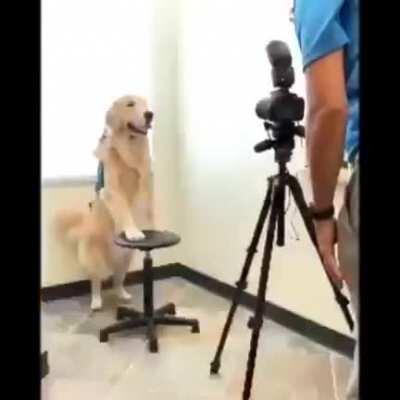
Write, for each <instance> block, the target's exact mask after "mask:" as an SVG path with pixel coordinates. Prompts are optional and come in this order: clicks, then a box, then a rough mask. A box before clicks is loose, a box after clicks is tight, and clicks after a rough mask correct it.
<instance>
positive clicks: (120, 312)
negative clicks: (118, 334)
mask: <svg viewBox="0 0 400 400" xmlns="http://www.w3.org/2000/svg"><path fill="white" fill-rule="evenodd" d="M141 316H142V313H140V312H139V311H136V310H134V309H132V308H128V307H118V308H117V320H118V321H120V320H121V319H124V318H132V319H138V318H140V317H141Z"/></svg>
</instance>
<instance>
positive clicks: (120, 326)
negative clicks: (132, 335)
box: [100, 319, 147, 343]
mask: <svg viewBox="0 0 400 400" xmlns="http://www.w3.org/2000/svg"><path fill="white" fill-rule="evenodd" d="M146 325H147V324H146V321H145V320H142V319H129V320H126V321H121V322H117V323H116V324H114V325H111V326H109V327H107V328H104V329H101V330H100V342H101V343H106V342H108V336H109V335H110V334H111V333H117V332H121V331H123V330H125V329H133V328H138V327H141V326H146Z"/></svg>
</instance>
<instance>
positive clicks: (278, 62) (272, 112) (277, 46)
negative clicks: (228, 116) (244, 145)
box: [255, 40, 304, 152]
mask: <svg viewBox="0 0 400 400" xmlns="http://www.w3.org/2000/svg"><path fill="white" fill-rule="evenodd" d="M266 51H267V55H268V59H269V62H270V63H271V65H272V82H273V86H274V88H277V89H276V90H274V91H272V93H271V96H270V97H267V98H264V99H262V100H260V101H259V102H258V103H257V105H256V110H255V111H256V114H257V116H258V117H259V118H261V119H263V120H264V127H265V129H266V130H267V131H270V132H272V136H273V138H274V139H275V140H274V141H271V140H266V141H263V142H261V143H259V144H258V145H256V147H255V151H256V152H261V151H264V150H268V149H269V148H271V147H273V148H275V149H276V147H277V146H278V145H280V146H282V145H283V144H286V147H287V146H289V147H294V136H295V135H297V136H300V137H304V128H303V127H302V126H301V125H298V124H296V123H297V122H299V121H301V120H302V119H303V117H304V99H302V98H301V97H299V96H297V95H296V94H295V93H291V92H290V90H289V89H290V87H291V86H292V85H293V83H294V69H293V66H292V56H291V54H290V51H289V48H288V46H287V45H286V44H285V43H284V42H281V41H278V40H273V41H271V42H270V43H268V45H267V47H266Z"/></svg>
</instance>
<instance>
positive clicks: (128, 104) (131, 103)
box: [126, 101, 135, 107]
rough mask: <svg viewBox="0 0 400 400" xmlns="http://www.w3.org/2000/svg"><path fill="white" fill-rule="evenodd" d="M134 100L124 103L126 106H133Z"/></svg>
mask: <svg viewBox="0 0 400 400" xmlns="http://www.w3.org/2000/svg"><path fill="white" fill-rule="evenodd" d="M134 105H135V102H134V101H130V102H129V103H127V104H126V106H127V107H134Z"/></svg>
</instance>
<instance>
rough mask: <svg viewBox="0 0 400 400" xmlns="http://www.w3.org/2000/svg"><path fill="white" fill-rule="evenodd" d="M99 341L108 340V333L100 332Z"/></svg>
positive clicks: (105, 341)
mask: <svg viewBox="0 0 400 400" xmlns="http://www.w3.org/2000/svg"><path fill="white" fill-rule="evenodd" d="M99 339H100V343H107V342H108V333H106V332H100V337H99Z"/></svg>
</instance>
